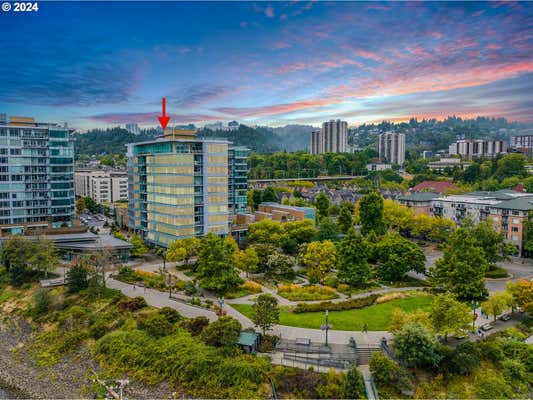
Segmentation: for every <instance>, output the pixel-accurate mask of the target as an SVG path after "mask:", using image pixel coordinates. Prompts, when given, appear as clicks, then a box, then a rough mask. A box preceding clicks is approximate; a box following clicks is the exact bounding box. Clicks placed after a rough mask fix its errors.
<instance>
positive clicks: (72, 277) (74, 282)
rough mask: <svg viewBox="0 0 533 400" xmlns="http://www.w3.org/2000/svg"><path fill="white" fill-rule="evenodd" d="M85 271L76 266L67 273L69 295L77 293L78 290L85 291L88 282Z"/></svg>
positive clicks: (81, 267) (81, 266) (82, 267)
mask: <svg viewBox="0 0 533 400" xmlns="http://www.w3.org/2000/svg"><path fill="white" fill-rule="evenodd" d="M87 276H88V274H87V269H86V268H85V267H84V266H83V265H81V264H76V265H75V266H73V267H72V268H71V269H70V270H69V271H68V272H67V287H68V291H69V292H70V293H77V292H79V291H80V290H83V289H87V287H88V286H89V281H88V279H87Z"/></svg>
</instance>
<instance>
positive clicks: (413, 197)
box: [398, 192, 440, 201]
mask: <svg viewBox="0 0 533 400" xmlns="http://www.w3.org/2000/svg"><path fill="white" fill-rule="evenodd" d="M439 196H440V193H433V192H414V193H411V194H409V195H405V196H399V197H398V200H410V201H430V200H433V199H436V198H437V197H439Z"/></svg>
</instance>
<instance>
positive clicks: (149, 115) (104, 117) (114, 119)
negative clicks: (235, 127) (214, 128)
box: [87, 112, 220, 125]
mask: <svg viewBox="0 0 533 400" xmlns="http://www.w3.org/2000/svg"><path fill="white" fill-rule="evenodd" d="M159 115H160V113H159V112H142V113H141V112H139V113H120V112H119V113H105V114H97V115H91V116H89V117H87V118H88V119H91V120H94V121H100V122H106V123H108V124H125V123H130V122H131V123H136V124H147V125H149V124H153V125H158V124H159V122H158V120H157V117H158V116H159ZM168 115H169V116H170V118H171V119H170V125H174V124H180V123H181V124H186V123H187V124H188V123H192V122H203V121H216V120H219V119H220V117H217V116H214V115H207V114H168Z"/></svg>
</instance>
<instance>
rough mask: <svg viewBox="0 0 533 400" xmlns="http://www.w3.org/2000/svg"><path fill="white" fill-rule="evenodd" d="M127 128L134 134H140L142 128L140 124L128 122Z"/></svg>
mask: <svg viewBox="0 0 533 400" xmlns="http://www.w3.org/2000/svg"><path fill="white" fill-rule="evenodd" d="M126 130H127V131H128V132H130V133H133V134H134V135H138V134H140V133H141V128H139V125H137V124H134V123H132V124H126Z"/></svg>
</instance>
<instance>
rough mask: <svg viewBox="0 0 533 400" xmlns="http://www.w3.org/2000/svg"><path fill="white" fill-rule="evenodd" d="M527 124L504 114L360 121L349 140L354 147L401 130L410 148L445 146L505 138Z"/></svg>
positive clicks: (445, 147)
mask: <svg viewBox="0 0 533 400" xmlns="http://www.w3.org/2000/svg"><path fill="white" fill-rule="evenodd" d="M531 128H532V127H531V126H527V125H525V124H520V123H517V122H509V121H507V120H506V119H505V118H487V117H477V118H474V119H462V118H459V117H455V116H452V117H448V118H446V119H444V120H442V121H437V120H436V119H423V120H417V119H416V118H412V119H411V120H410V121H409V122H399V123H394V122H387V121H384V122H381V123H379V124H364V125H361V126H359V127H357V128H355V129H351V130H350V135H349V141H350V143H353V144H355V145H357V146H358V147H366V146H369V145H372V146H373V145H374V144H375V143H376V140H377V135H378V134H380V133H382V132H387V131H394V132H400V133H404V134H405V136H406V145H407V147H408V148H410V149H413V150H418V151H419V150H434V151H436V150H447V149H448V145H450V144H451V143H452V142H454V141H455V140H458V139H500V140H506V141H509V140H510V137H511V136H513V135H517V134H521V133H525V132H530V134H531Z"/></svg>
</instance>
